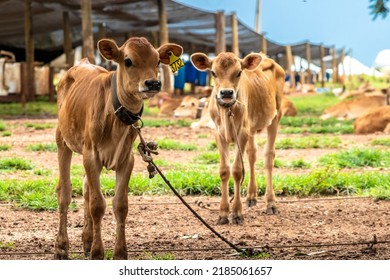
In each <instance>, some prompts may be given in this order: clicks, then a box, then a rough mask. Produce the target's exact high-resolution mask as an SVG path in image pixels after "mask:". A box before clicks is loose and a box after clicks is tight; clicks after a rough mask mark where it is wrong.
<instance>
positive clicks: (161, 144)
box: [157, 138, 197, 151]
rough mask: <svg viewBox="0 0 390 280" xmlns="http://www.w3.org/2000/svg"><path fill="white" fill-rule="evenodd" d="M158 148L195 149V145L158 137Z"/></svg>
mask: <svg viewBox="0 0 390 280" xmlns="http://www.w3.org/2000/svg"><path fill="white" fill-rule="evenodd" d="M157 143H158V148H159V149H161V150H179V151H196V150H197V146H196V145H194V144H190V143H181V142H179V141H176V140H173V139H167V138H164V139H158V140H157Z"/></svg>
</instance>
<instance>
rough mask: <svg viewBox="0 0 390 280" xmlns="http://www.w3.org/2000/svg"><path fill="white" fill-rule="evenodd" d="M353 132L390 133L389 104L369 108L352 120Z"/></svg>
mask: <svg viewBox="0 0 390 280" xmlns="http://www.w3.org/2000/svg"><path fill="white" fill-rule="evenodd" d="M354 131H355V134H369V133H375V132H384V133H390V106H382V107H378V108H373V109H371V110H369V111H368V112H367V113H366V114H364V115H363V116H361V117H359V118H357V119H356V120H355V122H354Z"/></svg>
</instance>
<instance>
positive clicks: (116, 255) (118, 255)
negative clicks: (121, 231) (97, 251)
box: [113, 250, 127, 260]
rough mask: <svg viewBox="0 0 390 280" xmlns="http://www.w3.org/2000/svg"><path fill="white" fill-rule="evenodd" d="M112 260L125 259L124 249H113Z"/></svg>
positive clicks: (125, 252)
mask: <svg viewBox="0 0 390 280" xmlns="http://www.w3.org/2000/svg"><path fill="white" fill-rule="evenodd" d="M113 259H114V260H127V251H126V250H114V257H113Z"/></svg>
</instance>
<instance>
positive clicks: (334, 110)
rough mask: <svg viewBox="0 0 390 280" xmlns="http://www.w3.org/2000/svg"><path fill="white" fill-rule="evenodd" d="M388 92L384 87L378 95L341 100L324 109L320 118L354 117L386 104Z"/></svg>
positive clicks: (389, 90)
mask: <svg viewBox="0 0 390 280" xmlns="http://www.w3.org/2000/svg"><path fill="white" fill-rule="evenodd" d="M388 92H390V89H384V90H382V94H380V95H371V96H360V97H357V98H354V99H351V100H343V101H341V102H339V103H337V104H336V105H333V106H331V107H329V108H328V109H326V110H325V111H324V114H323V115H322V116H321V119H323V120H326V119H329V118H339V119H356V118H358V117H360V116H362V115H364V114H365V113H367V112H368V110H370V109H372V108H378V107H381V106H385V105H387V104H388V103H389V100H388V98H389V93H388Z"/></svg>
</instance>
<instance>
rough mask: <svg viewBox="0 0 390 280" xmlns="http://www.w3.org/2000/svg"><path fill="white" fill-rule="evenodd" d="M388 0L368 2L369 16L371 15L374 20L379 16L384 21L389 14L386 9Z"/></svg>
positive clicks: (371, 0)
mask: <svg viewBox="0 0 390 280" xmlns="http://www.w3.org/2000/svg"><path fill="white" fill-rule="evenodd" d="M388 1H389V0H370V3H371V4H370V5H369V9H370V10H371V12H370V14H371V15H372V19H373V20H376V18H377V17H378V16H379V15H381V16H382V19H384V18H385V17H386V16H387V14H388V13H389V8H388V7H387V2H388Z"/></svg>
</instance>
